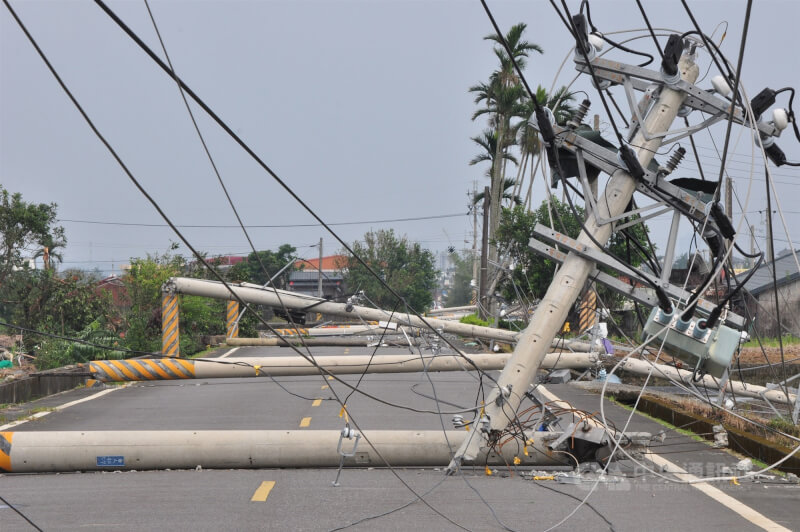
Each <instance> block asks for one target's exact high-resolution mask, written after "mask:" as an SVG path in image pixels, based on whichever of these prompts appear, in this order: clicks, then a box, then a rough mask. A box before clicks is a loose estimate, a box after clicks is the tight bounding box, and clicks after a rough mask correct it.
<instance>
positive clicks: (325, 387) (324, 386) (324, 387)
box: [320, 384, 328, 390]
mask: <svg viewBox="0 0 800 532" xmlns="http://www.w3.org/2000/svg"><path fill="white" fill-rule="evenodd" d="M327 389H328V385H327V384H323V385H322V388H320V390H327Z"/></svg>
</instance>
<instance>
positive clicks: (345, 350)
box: [344, 347, 350, 355]
mask: <svg viewBox="0 0 800 532" xmlns="http://www.w3.org/2000/svg"><path fill="white" fill-rule="evenodd" d="M349 352H350V348H349V347H345V348H344V354H345V355H346V354H347V353H349Z"/></svg>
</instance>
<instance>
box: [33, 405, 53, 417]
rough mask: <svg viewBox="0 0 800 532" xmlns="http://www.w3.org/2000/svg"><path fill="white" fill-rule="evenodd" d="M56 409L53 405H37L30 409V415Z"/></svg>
mask: <svg viewBox="0 0 800 532" xmlns="http://www.w3.org/2000/svg"><path fill="white" fill-rule="evenodd" d="M55 411H56V409H55V408H53V407H52V406H37V407H36V408H32V409H30V410H28V415H33V414H38V413H39V412H55Z"/></svg>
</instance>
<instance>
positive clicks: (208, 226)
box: [58, 212, 469, 229]
mask: <svg viewBox="0 0 800 532" xmlns="http://www.w3.org/2000/svg"><path fill="white" fill-rule="evenodd" d="M468 215H469V213H468V212H464V213H454V214H437V215H432V216H410V217H407V218H388V219H384V220H360V221H355V222H332V223H325V224H323V223H308V224H255V225H245V226H244V227H246V228H248V229H262V228H263V229H275V228H291V227H320V226H323V225H364V224H380V223H393V222H413V221H417V220H438V219H442V218H459V217H463V216H468ZM58 221H59V222H68V223H79V224H94V225H119V226H131V227H169V225H167V224H153V223H140V222H106V221H102V220H75V219H72V218H59V219H58ZM175 227H181V228H184V229H192V228H194V229H241V228H242V226H241V225H225V224H175Z"/></svg>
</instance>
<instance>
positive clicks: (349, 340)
mask: <svg viewBox="0 0 800 532" xmlns="http://www.w3.org/2000/svg"><path fill="white" fill-rule="evenodd" d="M378 339H380V333H379V334H378V335H375V336H360V335H359V336H347V337H333V338H326V337H322V338H298V337H296V336H295V337H283V338H277V337H274V336H273V337H269V338H228V339H227V340H225V343H226V344H228V345H229V346H231V347H276V346H277V347H288V346H292V345H294V346H303V345H305V346H308V347H323V346H325V347H364V346H368V345H374V344H375V343H377V341H378ZM409 340H410V341H411V342H412V343H413V345H417V344H419V342H420V339H419V338H409V339H408V340H407V339H406V337H405V336H396V335H394V336H384V337H383V339H382V340H381V342H382V343H383V344H390V345H399V346H408V342H409Z"/></svg>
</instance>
